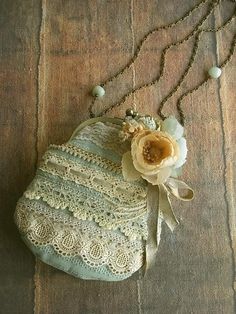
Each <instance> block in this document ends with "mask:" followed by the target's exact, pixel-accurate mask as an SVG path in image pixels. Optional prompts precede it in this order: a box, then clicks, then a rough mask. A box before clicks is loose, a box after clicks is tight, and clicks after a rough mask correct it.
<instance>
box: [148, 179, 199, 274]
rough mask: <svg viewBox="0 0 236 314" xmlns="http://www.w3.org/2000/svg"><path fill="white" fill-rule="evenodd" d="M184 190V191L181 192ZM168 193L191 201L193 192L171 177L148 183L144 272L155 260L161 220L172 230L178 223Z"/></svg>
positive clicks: (184, 184)
mask: <svg viewBox="0 0 236 314" xmlns="http://www.w3.org/2000/svg"><path fill="white" fill-rule="evenodd" d="M184 191H185V193H183V192H184ZM170 195H173V196H175V197H176V198H178V199H179V200H183V201H191V200H192V199H193V196H194V192H193V190H192V189H191V188H190V187H189V186H188V185H187V184H186V183H184V182H183V181H180V180H177V179H173V178H170V179H168V181H167V182H166V183H165V184H159V185H152V184H149V185H148V193H147V208H148V238H147V243H146V262H145V268H144V273H145V274H146V273H147V270H148V269H149V268H150V267H151V266H152V264H153V263H154V261H155V256H156V253H157V249H158V245H159V242H160V235H161V223H162V221H163V220H164V221H165V222H166V224H167V226H168V227H169V228H170V230H171V231H172V232H173V230H174V229H175V227H176V226H177V225H178V224H179V222H178V220H177V218H176V216H175V214H174V211H173V208H172V205H171V201H170Z"/></svg>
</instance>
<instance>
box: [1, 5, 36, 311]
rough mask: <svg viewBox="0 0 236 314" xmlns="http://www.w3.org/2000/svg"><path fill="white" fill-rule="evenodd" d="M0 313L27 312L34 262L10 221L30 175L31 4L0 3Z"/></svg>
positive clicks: (32, 134)
mask: <svg viewBox="0 0 236 314" xmlns="http://www.w3.org/2000/svg"><path fill="white" fill-rule="evenodd" d="M0 12H1V13H0V21H1V22H0V23H1V26H0V30H1V36H0V47H1V48H0V99H1V100H0V102H1V105H0V108H1V109H0V110H1V114H0V133H1V136H0V150H1V163H0V174H1V185H0V186H1V190H0V191H1V192H0V198H1V201H0V204H1V210H0V304H1V306H0V312H1V313H4V314H6V313H7V314H8V313H9V314H10V313H32V312H33V307H34V304H33V302H34V282H33V281H34V278H33V276H34V264H35V262H34V258H33V256H32V254H31V253H30V252H28V250H27V249H26V247H25V245H24V244H23V242H22V241H21V240H20V237H19V233H18V231H17V230H16V227H15V225H14V222H13V213H14V210H15V205H16V201H17V199H18V198H19V197H20V195H21V194H22V193H23V191H24V189H25V187H26V186H27V185H28V184H29V182H30V181H31V180H32V178H33V175H34V171H35V162H36V158H37V156H36V151H35V142H36V138H35V134H36V127H37V123H36V102H37V60H38V52H39V51H38V36H37V33H38V29H39V21H40V19H39V17H40V7H39V6H38V2H37V1H23V2H22V1H1V2H0Z"/></svg>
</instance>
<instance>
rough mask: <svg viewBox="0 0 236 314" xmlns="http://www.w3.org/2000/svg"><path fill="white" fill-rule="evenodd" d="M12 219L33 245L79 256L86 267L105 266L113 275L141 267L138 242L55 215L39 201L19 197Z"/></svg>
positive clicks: (63, 215)
mask: <svg viewBox="0 0 236 314" xmlns="http://www.w3.org/2000/svg"><path fill="white" fill-rule="evenodd" d="M32 209H33V210H32ZM15 220H16V223H17V225H18V228H19V229H20V231H21V232H22V233H23V234H26V235H27V238H28V239H29V240H30V242H31V243H32V244H34V245H35V246H38V247H39V246H45V245H50V246H52V247H53V248H54V250H55V251H56V252H57V253H58V254H59V255H62V256H67V257H72V256H73V257H75V256H79V257H81V258H82V259H83V261H84V262H85V263H86V264H87V265H88V266H90V267H100V266H104V265H105V266H106V267H108V268H109V270H110V271H111V272H112V273H113V274H117V275H124V274H125V275H129V274H132V273H133V272H135V271H137V270H138V269H139V268H140V267H141V266H142V263H143V250H144V247H143V244H142V242H140V241H130V240H129V239H127V238H126V237H125V236H123V235H122V234H119V233H116V232H112V231H109V230H103V229H101V228H99V227H98V226H96V224H95V223H92V222H89V221H86V222H85V221H80V220H78V219H73V218H70V217H67V216H66V215H65V214H63V213H62V212H61V214H58V213H57V212H55V210H53V209H51V208H50V207H49V206H47V205H46V204H44V203H43V202H41V203H39V202H37V201H35V200H28V199H25V198H22V199H21V200H20V201H19V202H18V205H17V209H16V213H15Z"/></svg>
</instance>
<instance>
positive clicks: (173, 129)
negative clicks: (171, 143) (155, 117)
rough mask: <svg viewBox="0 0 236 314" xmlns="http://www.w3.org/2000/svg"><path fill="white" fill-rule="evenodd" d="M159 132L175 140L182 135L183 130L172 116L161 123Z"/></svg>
mask: <svg viewBox="0 0 236 314" xmlns="http://www.w3.org/2000/svg"><path fill="white" fill-rule="evenodd" d="M161 130H162V131H164V132H167V133H169V134H170V135H171V136H172V137H173V138H174V139H176V140H178V139H180V138H181V137H182V136H183V134H184V128H183V127H182V125H181V124H180V123H179V122H178V120H177V119H176V118H175V117H174V116H170V117H168V118H167V119H165V120H164V121H163V122H162V126H161Z"/></svg>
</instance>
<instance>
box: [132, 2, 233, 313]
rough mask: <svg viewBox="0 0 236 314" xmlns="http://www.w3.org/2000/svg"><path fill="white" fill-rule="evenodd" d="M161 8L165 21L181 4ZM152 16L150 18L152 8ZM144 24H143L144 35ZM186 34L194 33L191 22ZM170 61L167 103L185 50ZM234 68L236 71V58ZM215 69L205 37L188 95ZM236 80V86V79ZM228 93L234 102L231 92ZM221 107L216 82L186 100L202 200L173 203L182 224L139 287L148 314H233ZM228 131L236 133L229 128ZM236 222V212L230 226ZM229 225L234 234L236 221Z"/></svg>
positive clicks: (189, 174) (195, 182) (193, 174)
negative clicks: (190, 31)
mask: <svg viewBox="0 0 236 314" xmlns="http://www.w3.org/2000/svg"><path fill="white" fill-rule="evenodd" d="M137 2H138V1H137ZM149 3H151V1H150V2H149ZM162 4H163V7H161V5H162ZM162 4H161V3H160V2H159V5H160V7H161V8H162V9H160V10H161V12H162V19H164V18H166V19H168V16H171V17H173V16H175V8H176V7H178V5H177V4H176V7H175V8H173V7H171V6H170V7H166V10H164V9H163V8H164V2H163V3H162ZM165 4H166V2H165ZM153 6H154V4H153ZM231 8H232V6H231ZM147 12H150V11H149V8H148V9H147ZM140 14H141V16H142V15H143V14H145V13H143V11H139V9H137V12H136V16H137V21H139V20H140V19H141V17H140ZM211 21H212V19H211ZM139 25H140V24H139V23H138V22H137V32H139ZM186 27H189V22H188V25H187V26H186ZM234 27H235V24H234ZM140 28H141V27H140ZM182 28H183V27H182ZM181 32H182V31H181V29H176V30H173V31H172V35H173V36H174V37H176V38H178V37H179V35H180V34H181ZM167 36H168V35H167ZM206 47H207V49H206ZM222 50H223V49H222ZM170 56H171V57H170V58H169V59H168V61H169V65H168V69H169V70H167V71H166V72H167V75H166V80H165V82H164V85H161V87H160V89H161V92H160V93H161V96H163V92H165V86H167V85H168V81H170V80H172V81H173V79H172V78H170V76H171V75H173V76H175V75H176V72H178V71H179V69H180V66H179V63H181V62H184V60H186V51H185V50H184V47H183V48H182V51H180V52H179V53H178V51H177V50H174V51H173V52H172V53H170ZM178 59H180V60H181V62H178ZM233 62H234V63H233V64H235V59H234V60H233ZM214 63H216V50H215V38H214V36H212V35H205V36H204V38H203V43H202V44H201V46H200V49H199V54H198V58H197V60H196V65H195V66H194V67H193V69H192V74H191V73H190V75H189V76H188V77H187V79H186V80H185V82H184V84H183V89H182V92H184V91H185V90H186V89H189V88H191V87H193V86H194V85H196V84H197V83H198V82H200V81H201V80H202V79H204V77H205V73H206V72H207V69H209V68H210V67H211V66H212V65H213V64H214ZM168 74H169V76H168ZM137 75H138V74H136V76H137ZM224 77H225V80H226V76H224ZM233 77H234V79H235V73H234V76H233ZM231 81H233V79H232V78H231ZM222 89H223V88H222ZM224 92H225V95H226V97H227V96H228V94H227V91H226V90H224ZM234 93H235V92H234ZM231 99H232V94H231ZM174 101H176V97H175V99H174ZM174 101H173V102H171V101H170V102H169V103H168V104H167V110H166V112H168V113H171V112H172V110H173V106H174V105H175V102H174ZM220 104H221V103H220V98H219V95H218V85H217V81H210V82H209V84H207V86H206V87H204V88H201V89H200V90H199V91H198V92H196V93H194V94H193V95H192V96H191V97H187V98H186V99H185V101H184V110H185V112H186V115H187V122H188V123H187V125H186V131H187V138H188V143H189V144H188V145H189V157H188V163H187V164H186V166H185V170H184V175H183V180H184V181H186V182H188V183H189V184H191V186H193V187H194V189H195V191H196V197H195V200H194V201H193V202H191V204H185V203H184V204H183V203H181V202H176V200H173V204H174V207H175V208H176V213H178V217H180V218H181V226H179V227H178V228H177V230H176V231H175V233H174V234H171V232H170V231H169V230H168V229H167V228H165V229H164V232H163V235H162V240H161V244H160V248H159V255H158V257H157V261H156V267H155V268H154V269H153V270H152V271H151V274H150V276H149V277H148V278H147V280H140V282H139V291H140V295H141V301H140V307H141V313H148V314H151V313H181V314H182V313H234V306H235V303H234V291H233V289H232V276H233V273H232V271H233V270H232V266H233V263H232V248H231V243H230V241H229V231H228V221H227V220H226V217H227V216H228V214H227V203H226V200H225V198H224V194H225V186H224V176H225V173H224V171H225V170H224V155H223V154H224V149H225V146H224V145H225V144H224V135H223V132H222V124H221V109H220ZM225 106H226V105H225ZM228 106H229V104H228V103H227V108H229V107H228ZM229 110H230V109H229ZM231 110H232V106H231ZM232 121H233V120H232ZM226 125H227V123H226ZM226 128H227V129H228V131H229V130H232V128H231V126H230V124H229V125H227V126H226ZM231 139H232V137H231ZM228 145H230V144H229V143H228ZM231 149H232V148H231ZM227 174H228V179H229V180H228V181H229V182H232V173H229V172H227ZM232 188H233V187H232V186H231V191H232ZM232 192H233V191H232ZM229 193H230V192H229ZM227 194H228V193H227ZM231 217H232V213H231V216H229V219H230V218H231ZM229 221H230V224H231V225H232V228H235V224H234V222H233V220H232V219H231V220H229ZM233 226H234V227H233ZM234 230H235V229H234Z"/></svg>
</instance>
